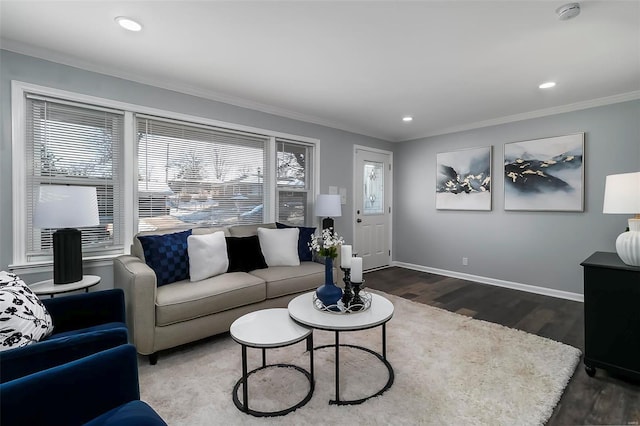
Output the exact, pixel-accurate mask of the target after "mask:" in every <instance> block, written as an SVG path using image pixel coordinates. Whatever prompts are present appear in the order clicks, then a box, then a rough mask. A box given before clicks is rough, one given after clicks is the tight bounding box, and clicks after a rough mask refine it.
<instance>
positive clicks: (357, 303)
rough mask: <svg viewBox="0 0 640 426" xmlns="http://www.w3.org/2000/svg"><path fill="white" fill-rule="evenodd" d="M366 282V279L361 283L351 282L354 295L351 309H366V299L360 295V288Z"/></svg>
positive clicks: (350, 305)
mask: <svg viewBox="0 0 640 426" xmlns="http://www.w3.org/2000/svg"><path fill="white" fill-rule="evenodd" d="M363 284H364V280H362V282H361V283H354V282H352V283H351V288H352V290H353V297H352V298H351V303H350V304H349V309H350V310H351V311H354V312H355V311H361V310H362V309H365V303H364V300H362V297H360V290H361V287H362V285H363Z"/></svg>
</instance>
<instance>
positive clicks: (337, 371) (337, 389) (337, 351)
mask: <svg viewBox="0 0 640 426" xmlns="http://www.w3.org/2000/svg"><path fill="white" fill-rule="evenodd" d="M336 404H340V332H339V331H336Z"/></svg>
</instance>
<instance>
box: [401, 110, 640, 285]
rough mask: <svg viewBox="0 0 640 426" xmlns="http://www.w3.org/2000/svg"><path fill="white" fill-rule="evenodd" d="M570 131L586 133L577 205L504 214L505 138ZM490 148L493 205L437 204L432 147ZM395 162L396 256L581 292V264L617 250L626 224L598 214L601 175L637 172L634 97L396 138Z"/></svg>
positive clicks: (638, 121) (639, 114) (639, 155)
mask: <svg viewBox="0 0 640 426" xmlns="http://www.w3.org/2000/svg"><path fill="white" fill-rule="evenodd" d="M577 132H584V133H585V210H584V212H583V213H566V212H565V213H560V212H514V211H504V192H503V191H504V185H503V184H504V180H503V176H502V175H503V167H502V164H503V162H502V156H503V148H504V144H505V143H508V142H515V141H522V140H530V139H538V138H544V137H552V136H561V135H567V134H571V133H577ZM489 145H493V173H492V174H493V187H492V192H493V210H492V211H490V212H471V211H442V210H436V208H435V178H436V170H435V161H436V153H439V152H447V151H453V150H457V149H464V148H472V147H481V146H489ZM394 162H395V174H394V196H395V210H394V211H395V214H394V228H393V229H394V253H395V255H394V260H396V261H399V262H405V263H410V264H414V265H419V266H424V267H430V268H438V269H442V270H446V271H453V272H458V273H466V274H472V275H476V276H480V277H487V278H490V279H497V280H505V281H510V282H515V283H521V284H528V285H534V286H539V287H545V288H551V289H556V290H561V291H567V292H572V293H579V294H582V293H583V287H582V283H583V282H582V267H581V266H580V265H579V264H580V262H581V261H583V260H584V259H586V258H587V257H588V256H589V255H590V254H591V253H593V252H594V251H615V239H616V237H617V236H618V234H620V233H621V232H622V231H624V229H625V227H626V226H627V225H626V221H627V219H628V217H626V216H624V215H604V214H602V201H603V196H604V183H605V176H606V175H608V174H615V173H625V172H634V171H640V101H631V102H624V103H619V104H614V105H608V106H602V107H597V108H591V109H587V110H582V111H576V112H571V113H563V114H558V115H554V116H549V117H543V118H537V119H531V120H525V121H520V122H514V123H509V124H504V125H499V126H493V127H487V128H481V129H475V130H471V131H466V132H460V133H454V134H448V135H442V136H435V137H430V138H425V139H420V140H415V141H409V142H404V143H401V144H399V145H397V146H396V148H395V150H394ZM462 257H467V258H468V259H469V265H468V266H462Z"/></svg>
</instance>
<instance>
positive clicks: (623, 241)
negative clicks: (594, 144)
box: [602, 172, 640, 266]
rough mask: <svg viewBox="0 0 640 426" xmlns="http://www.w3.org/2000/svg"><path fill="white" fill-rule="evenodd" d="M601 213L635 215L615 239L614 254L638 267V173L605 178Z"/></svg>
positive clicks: (639, 187) (639, 238)
mask: <svg viewBox="0 0 640 426" xmlns="http://www.w3.org/2000/svg"><path fill="white" fill-rule="evenodd" d="M602 212H603V213H607V214H609V213H611V214H633V215H635V217H633V218H631V219H629V231H627V232H623V233H622V234H620V235H619V236H618V238H617V239H616V252H617V253H618V256H620V259H622V261H623V262H624V263H626V264H627V265H631V266H640V172H635V173H623V174H619V175H609V176H607V179H606V184H605V189H604V205H603V208H602Z"/></svg>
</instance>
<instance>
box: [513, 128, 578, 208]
mask: <svg viewBox="0 0 640 426" xmlns="http://www.w3.org/2000/svg"><path fill="white" fill-rule="evenodd" d="M583 141H584V134H582V133H580V134H576V135H569V136H560V137H555V138H547V139H538V140H531V141H525V142H514V143H508V144H505V148H504V179H505V183H504V191H505V197H504V205H505V210H559V211H582V209H583V205H582V198H583V197H582V194H583V164H584V162H583V155H584V146H583V145H584V144H583Z"/></svg>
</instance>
